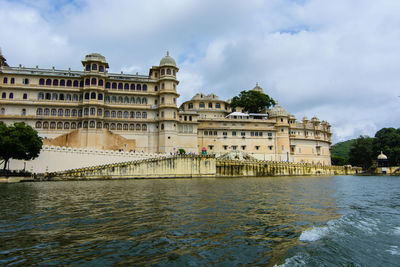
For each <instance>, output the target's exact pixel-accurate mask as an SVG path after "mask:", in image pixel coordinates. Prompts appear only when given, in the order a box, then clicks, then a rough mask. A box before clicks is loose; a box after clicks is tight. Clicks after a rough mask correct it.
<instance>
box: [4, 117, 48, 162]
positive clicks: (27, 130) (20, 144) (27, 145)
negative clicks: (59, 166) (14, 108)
mask: <svg viewBox="0 0 400 267" xmlns="http://www.w3.org/2000/svg"><path fill="white" fill-rule="evenodd" d="M42 145H43V141H42V138H41V137H39V136H38V133H37V132H36V131H35V130H34V129H33V128H32V127H31V126H29V125H25V124H24V123H22V122H19V123H14V124H13V125H10V126H7V125H5V124H4V123H2V122H0V158H1V160H3V162H4V168H3V170H6V167H7V164H8V163H9V160H10V159H21V160H31V159H34V158H36V157H38V156H39V153H40V149H41V148H42Z"/></svg>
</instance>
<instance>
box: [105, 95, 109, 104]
mask: <svg viewBox="0 0 400 267" xmlns="http://www.w3.org/2000/svg"><path fill="white" fill-rule="evenodd" d="M105 102H106V103H110V96H109V95H106V98H105Z"/></svg>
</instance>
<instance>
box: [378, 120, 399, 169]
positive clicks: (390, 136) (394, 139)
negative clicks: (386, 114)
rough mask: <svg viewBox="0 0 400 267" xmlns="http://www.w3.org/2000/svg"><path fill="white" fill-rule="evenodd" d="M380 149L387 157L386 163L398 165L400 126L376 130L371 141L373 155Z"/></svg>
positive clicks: (379, 151)
mask: <svg viewBox="0 0 400 267" xmlns="http://www.w3.org/2000/svg"><path fill="white" fill-rule="evenodd" d="M381 151H382V152H383V153H384V154H385V155H386V156H387V157H388V165H390V166H397V165H400V128H399V129H395V128H382V129H380V130H379V131H378V132H376V134H375V138H374V142H373V153H374V157H375V158H376V157H377V156H378V155H379V154H380V153H381Z"/></svg>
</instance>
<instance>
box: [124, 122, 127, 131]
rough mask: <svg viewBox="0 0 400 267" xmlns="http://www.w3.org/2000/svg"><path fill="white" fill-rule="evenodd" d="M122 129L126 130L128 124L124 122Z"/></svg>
mask: <svg viewBox="0 0 400 267" xmlns="http://www.w3.org/2000/svg"><path fill="white" fill-rule="evenodd" d="M124 130H125V131H127V130H128V124H127V123H125V124H124Z"/></svg>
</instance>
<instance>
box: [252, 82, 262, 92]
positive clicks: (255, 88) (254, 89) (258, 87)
mask: <svg viewBox="0 0 400 267" xmlns="http://www.w3.org/2000/svg"><path fill="white" fill-rule="evenodd" d="M251 90H253V91H256V92H260V93H264V90H263V89H262V88H261V87H260V86H259V85H258V83H256V86H255V87H254V88H253V89H251Z"/></svg>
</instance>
